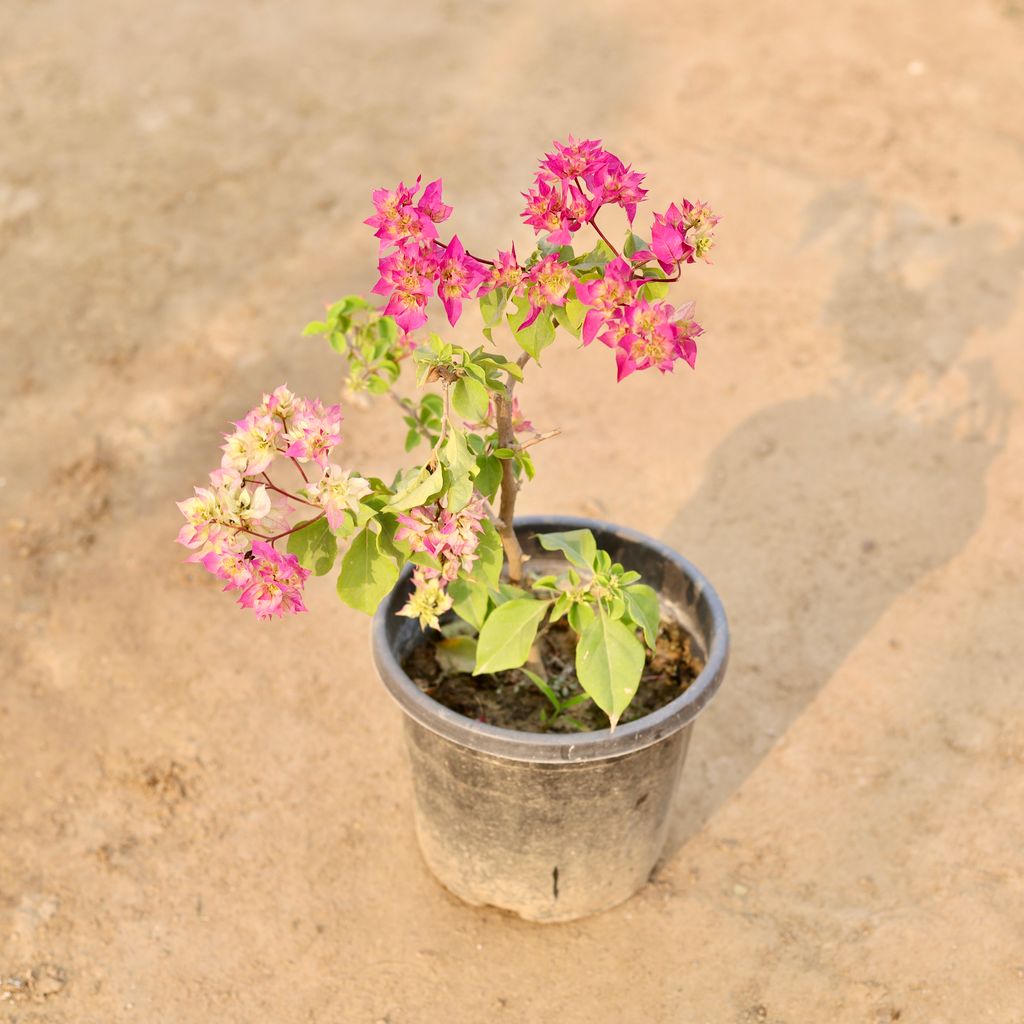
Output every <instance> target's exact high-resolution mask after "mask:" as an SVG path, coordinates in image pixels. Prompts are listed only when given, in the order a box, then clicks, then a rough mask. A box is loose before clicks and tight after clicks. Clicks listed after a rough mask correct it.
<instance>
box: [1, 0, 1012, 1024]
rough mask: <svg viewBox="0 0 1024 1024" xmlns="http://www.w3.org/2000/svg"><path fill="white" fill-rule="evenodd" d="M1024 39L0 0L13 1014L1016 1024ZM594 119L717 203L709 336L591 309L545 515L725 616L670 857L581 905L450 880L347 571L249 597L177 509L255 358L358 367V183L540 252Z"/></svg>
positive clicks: (773, 14) (584, 7)
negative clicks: (595, 909)
mask: <svg viewBox="0 0 1024 1024" xmlns="http://www.w3.org/2000/svg"><path fill="white" fill-rule="evenodd" d="M1022 60H1024V9H1022V7H1021V5H1020V4H1019V3H1018V2H1016V0H977V2H974V3H969V4H965V3H962V2H948V0H929V2H925V0H906V2H904V3H900V4H891V3H882V2H877V3H867V2H850V3H845V4H828V3H817V4H811V3H806V4H800V5H797V4H789V5H787V4H782V3H775V2H764V0H762V2H755V0H738V2H737V3H734V4H703V5H697V4H681V3H673V2H671V0H670V2H668V3H664V4H660V5H658V4H645V5H627V4H624V3H619V4H616V3H593V2H592V3H587V4H583V3H572V2H570V3H564V4H550V3H546V4H539V3H536V4H535V3H532V2H521V3H517V4H512V3H503V2H496V0H475V2H473V0H447V2H444V3H435V4H429V3H427V4H422V3H421V4H417V5H413V4H411V3H394V4H387V5H370V4H365V5H364V4H352V3H349V4H337V3H335V4H331V3H327V2H325V0H304V2H297V3H289V4H272V3H269V2H260V0H248V2H246V0H223V2H220V3H217V4H206V3H198V2H175V3H174V4H156V3H150V4H144V3H141V2H137V3H127V2H118V0H104V2H95V3H83V2H75V3H73V2H68V0H53V2H45V0H40V2H34V3H31V4H15V3H11V2H9V3H7V4H4V5H2V6H0V118H2V120H0V292H2V301H0V337H2V339H3V362H2V371H0V374H2V396H3V400H2V404H0V417H2V427H3V436H5V437H6V438H7V443H6V444H5V446H4V453H3V456H2V473H0V477H2V479H0V485H2V486H0V503H2V516H0V530H2V534H0V536H2V542H3V548H2V551H3V555H2V566H0V576H2V580H3V587H2V588H0V621H2V623H3V626H2V633H0V651H2V666H3V676H2V678H3V682H2V692H0V730H2V741H0V771H2V776H0V995H2V999H0V1018H2V1019H4V1020H10V1021H17V1022H19V1024H29V1022H43V1021H45V1022H53V1024H93V1022H95V1024H101V1022H102V1024H109V1022H114V1021H118V1022H120V1021H142V1022H147V1024H150V1022H152V1024H163V1022H199V1021H203V1022H205V1021H218V1022H219V1021H224V1022H235V1021H237V1022H254V1021H261V1022H262V1021H266V1022H273V1024H291V1022H296V1024H298V1022H304V1024H305V1022H323V1024H338V1022H368V1024H374V1022H378V1024H379V1022H388V1024H412V1022H424V1024H430V1022H434V1021H445V1022H449V1024H470V1022H473V1024H477V1022H484V1021H487V1022H490V1021H496V1022H508V1024H514V1022H515V1024H518V1022H530V1024H533V1022H537V1021H553V1020H557V1021H560V1022H564V1024H577V1022H595V1021H597V1022H604V1021H608V1022H625V1024H633V1022H637V1024H640V1022H644V1024H649V1022H654V1024H663V1022H665V1024H668V1022H673V1024H674V1022H679V1024H690V1022H694V1024H745V1022H767V1024H782V1022H786V1024H802V1022H807V1021H814V1022H817V1021H828V1022H830V1024H833V1022H835V1024H845V1022H865V1024H891V1022H893V1021H900V1024H918V1022H922V1024H940V1022H944V1024H966V1022H974V1021H978V1022H983V1021H984V1022H987V1021H993V1022H998V1024H1020V1022H1022V1021H1024V877H1022V860H1024V852H1022V851H1024V709H1022V701H1021V682H1022V673H1021V655H1022V653H1024V652H1022V649H1021V640H1020V637H1021V613H1022V606H1024V556H1022V544H1021V539H1022V530H1021V521H1022V513H1024V476H1022V474H1021V465H1022V458H1024V416H1022V412H1021V407H1022V400H1024V351H1022V348H1021V337H1022V329H1024V312H1022V306H1021V303H1020V295H1021V272H1022V269H1024V189H1022V185H1021V182H1022V181H1024V166H1022V164H1024V160H1022V155H1024V134H1022V130H1021V129H1022V122H1021V120H1020V107H1019V100H1020V86H1021V77H1020V69H1021V66H1022ZM569 132H574V133H575V134H577V135H583V136H587V135H592V136H598V137H602V138H604V139H605V141H606V142H607V144H608V145H609V146H610V147H611V148H613V149H614V150H616V151H618V152H621V153H622V154H623V155H626V156H632V157H633V159H634V160H635V161H636V163H637V164H638V166H639V167H640V168H641V169H643V170H646V171H647V172H648V174H649V176H650V182H651V183H652V185H653V188H654V194H653V196H652V201H653V203H654V205H656V206H657V207H659V208H663V207H664V206H665V205H666V204H667V202H668V201H669V200H670V199H673V198H675V197H677V196H679V195H680V194H685V195H688V196H692V197H702V198H706V199H709V200H711V201H712V202H713V203H714V205H715V207H716V208H717V209H719V210H720V211H721V212H722V213H723V214H724V218H725V219H724V220H723V222H722V225H721V239H722V240H721V245H720V249H719V255H718V259H717V264H716V266H715V267H714V268H711V269H709V270H706V271H705V270H700V271H699V272H695V273H694V274H693V275H692V279H691V280H692V288H691V294H692V296H693V297H694V298H696V299H697V301H698V305H699V310H700V313H701V319H702V320H703V321H704V323H705V324H706V326H707V328H708V334H707V335H706V337H705V339H703V341H704V344H703V347H702V354H701V357H700V361H699V369H698V372H697V373H695V374H691V373H689V372H686V373H678V374H676V375H675V377H670V378H664V379H661V378H657V375H650V374H649V375H643V376H641V377H637V378H634V379H631V380H630V381H629V382H628V383H627V384H624V385H621V386H618V387H617V386H616V385H615V384H614V380H613V370H612V366H611V360H610V357H609V353H607V351H606V350H603V349H602V350H598V347H595V348H594V349H589V350H586V351H583V352H581V351H577V350H576V349H575V347H574V346H573V345H571V344H568V343H566V342H562V343H560V344H559V345H558V346H556V348H555V349H553V350H552V351H551V354H550V359H549V360H548V363H549V366H548V368H547V372H546V373H545V374H543V375H542V376H536V375H535V377H534V379H533V380H531V381H530V382H529V383H528V384H527V386H526V387H525V388H524V389H523V392H522V394H523V400H524V405H525V407H526V409H527V411H528V412H529V413H530V414H531V417H532V418H533V419H534V421H535V422H537V423H538V425H539V426H541V427H543V428H547V427H553V426H559V427H561V428H562V429H563V430H564V432H565V437H564V438H563V439H562V440H560V441H558V442H552V443H550V444H547V445H545V446H543V447H542V448H540V449H538V451H537V455H538V463H539V468H540V476H539V478H538V480H537V482H536V483H535V484H534V485H533V486H532V487H531V488H530V489H529V490H528V491H527V492H526V493H525V496H524V499H523V502H522V505H523V508H524V510H526V511H551V512H554V511H561V512H568V513H584V514H592V515H600V516H603V517H606V518H609V519H612V520H616V521H620V522H623V523H627V524H630V525H633V526H634V527H637V528H639V529H643V530H646V531H648V532H650V533H653V534H655V535H657V536H660V537H662V538H664V539H666V540H667V541H669V542H671V543H672V544H673V545H675V546H677V547H678V548H679V549H680V550H682V551H683V552H685V553H686V554H687V555H689V556H690V557H691V558H692V559H693V560H694V561H695V562H696V563H697V564H698V565H700V566H701V567H702V568H703V569H704V570H705V572H707V573H708V575H709V576H710V577H711V578H712V579H713V580H714V581H715V583H716V584H717V586H718V588H719V589H720V592H721V594H722V596H723V598H724V600H725V603H726V606H727V608H728V611H729V614H730V618H731V622H732V626H733V629H734V634H735V646H734V657H733V661H732V665H731V668H730V671H729V676H728V678H727V681H726V684H725V686H724V688H723V690H722V692H721V694H720V698H719V700H718V701H717V703H716V704H715V705H713V706H712V707H711V708H710V709H709V710H708V712H707V713H706V715H705V716H704V718H702V720H701V721H700V723H699V724H698V727H697V730H696V732H695V735H694V742H693V745H692V747H691V751H690V758H689V762H688V765H687V771H686V776H685V779H684V784H683V791H682V795H681V800H680V802H679V805H678V807H677V808H676V811H675V815H674V821H673V835H672V842H671V848H670V850H669V853H668V855H667V857H666V859H665V862H664V864H663V865H662V867H661V869H660V870H659V871H658V873H657V875H656V877H655V878H654V880H653V882H652V884H651V885H649V886H648V887H647V888H646V889H645V890H644V891H642V892H641V893H640V894H639V895H638V896H637V897H636V898H634V899H633V900H632V901H630V902H629V903H628V904H626V905H624V906H622V907H621V908H619V909H617V910H614V911H612V912H609V913H607V914H604V915H602V916H600V917H598V918H595V919H592V920H589V921H584V922H579V923H575V924H571V925H565V926H557V927H541V926H534V925H529V924H526V923H523V922H521V921H519V920H517V919H513V918H510V917H508V916H506V915H504V914H502V913H500V912H497V911H489V910H474V909H469V908H467V907H465V906H463V905H461V904H460V903H459V902H457V901H456V900H455V899H453V898H452V897H450V896H449V895H447V894H446V893H445V892H444V891H443V890H441V889H440V888H439V887H438V886H437V885H436V884H435V883H434V881H433V880H432V879H431V877H430V876H429V875H428V874H427V872H426V870H425V868H424V867H423V865H422V863H421V861H420V859H419V855H418V852H417V849H416V845H415V839H414V835H413V831H412V824H411V814H410V785H409V782H408V779H407V777H406V774H405V764H404V760H403V757H404V755H403V751H402V746H401V733H400V722H399V715H398V712H397V711H396V709H395V708H394V707H393V706H392V705H391V704H390V703H389V701H388V700H387V699H386V697H385V695H384V693H383V690H382V689H381V687H380V685H379V684H378V682H377V681H376V679H375V677H374V673H373V669H372V666H371V663H370V658H369V652H368V643H367V622H366V620H365V619H363V618H361V617H359V616H358V615H356V614H355V613H353V612H350V611H349V610H347V609H346V608H344V607H343V606H341V605H340V603H339V602H338V601H337V600H336V599H335V597H334V595H333V593H332V590H331V583H330V582H328V581H321V582H320V583H319V584H317V585H316V586H314V587H313V588H312V594H311V601H310V603H311V604H312V606H313V614H310V615H308V616H303V617H301V618H299V619H295V620H293V621H289V622H276V623H273V624H270V625H259V624H257V623H256V622H255V621H250V618H249V617H248V616H246V615H243V614H242V613H241V612H239V611H238V610H237V609H236V608H235V607H234V606H233V604H232V603H231V601H230V600H229V599H227V598H225V597H223V596H222V595H220V594H219V593H218V592H217V589H216V588H215V587H214V586H212V585H211V582H210V581H209V579H208V578H206V577H205V576H204V574H202V573H201V572H199V571H197V570H195V569H194V568H192V567H188V566H185V565H183V564H182V563H181V557H182V550H181V549H180V548H177V547H175V546H174V545H173V544H172V543H171V540H172V538H173V536H174V534H175V532H176V530H177V528H178V522H179V520H178V513H177V510H176V509H175V507H174V505H173V500H174V499H177V498H182V497H184V496H186V495H187V494H188V493H189V492H190V487H191V485H192V483H193V482H198V481H200V480H201V479H202V477H203V475H204V473H205V472H206V470H207V469H208V468H210V466H212V464H213V463H214V461H215V459H216V456H217V452H216V444H217V440H218V437H217V435H218V431H220V430H221V429H223V428H224V427H225V425H226V422H227V421H228V420H229V419H232V418H235V417H237V416H238V415H239V414H240V413H241V412H243V411H244V410H245V409H246V408H247V407H248V406H249V405H250V404H251V403H252V401H253V399H254V398H255V397H256V396H257V395H258V393H259V391H260V390H261V389H262V388H265V387H269V386H273V385H275V384H277V383H279V382H281V381H282V380H285V379H287V380H288V381H289V383H290V384H291V385H292V386H293V387H294V388H296V389H298V390H302V391H306V392H310V393H320V394H321V395H323V397H325V398H328V397H335V396H336V395H337V392H338V385H339V380H340V367H339V365H338V362H337V361H336V359H337V357H335V356H333V354H332V353H331V352H330V351H329V350H328V349H327V348H326V346H325V345H323V343H322V342H319V341H317V340H313V339H303V338H300V337H299V335H298V332H299V329H300V328H301V326H302V324H303V323H305V321H306V320H308V319H311V318H313V317H314V316H315V315H316V314H317V312H318V310H319V309H320V308H321V306H322V304H323V303H324V302H325V301H327V300H330V299H333V298H335V297H337V296H338V295H340V294H344V293H345V292H348V291H352V290H356V289H363V288H366V287H368V286H369V284H370V283H371V282H372V280H373V276H372V269H373V260H374V255H375V249H374V246H373V244H372V243H371V241H370V239H369V238H368V235H367V231H366V229H365V228H363V227H362V226H361V225H360V223H359V222H360V221H361V219H362V218H363V217H364V216H366V215H367V194H368V191H369V189H370V188H371V187H374V186H378V185H383V184H388V185H390V184H393V183H394V182H395V181H397V180H398V179H399V178H400V177H405V179H406V180H409V179H410V178H412V177H415V175H416V174H417V173H419V172H421V171H422V172H423V173H425V174H427V175H431V176H434V175H438V174H441V175H443V176H444V178H445V184H446V194H447V197H448V198H449V200H450V201H452V202H453V203H454V204H455V207H456V214H455V218H454V220H453V222H452V223H453V225H454V226H455V227H456V228H457V230H458V231H459V233H460V235H462V237H463V238H464V239H465V240H466V243H467V245H468V246H469V247H470V248H471V249H480V250H484V251H487V250H493V249H494V248H495V247H496V246H497V244H498V243H504V242H506V241H507V239H508V238H509V237H510V235H511V236H514V237H515V238H517V239H519V240H520V245H521V246H525V244H526V242H527V240H528V238H529V233H528V232H526V231H524V230H523V229H522V228H520V227H519V226H518V224H519V222H518V218H517V213H518V210H519V203H518V192H519V191H520V190H521V189H523V188H525V187H526V185H527V184H528V182H529V180H530V177H531V174H532V171H533V167H534V163H535V160H536V159H537V157H538V155H539V154H540V153H541V152H542V151H543V148H544V147H545V146H547V145H548V144H549V143H550V141H551V139H552V138H555V137H558V138H562V137H564V136H565V135H567V134H568V133H569ZM461 326H462V325H460V327H461ZM459 336H460V337H465V338H467V339H468V337H469V335H468V334H465V333H464V332H461V331H460V332H459ZM399 437H400V431H399V430H398V429H397V428H396V427H395V425H394V424H393V422H392V416H391V410H390V409H389V408H388V407H387V405H386V404H385V405H379V406H375V407H373V408H372V409H370V410H367V411H361V410H359V409H356V408H350V409H348V412H347V441H346V444H347V446H348V447H347V451H348V453H349V459H350V461H351V462H352V463H353V464H356V465H360V466H362V467H364V469H366V470H373V469H380V470H384V469H386V468H387V467H389V466H391V465H393V462H392V452H393V451H394V449H395V445H396V444H397V443H398V440H399Z"/></svg>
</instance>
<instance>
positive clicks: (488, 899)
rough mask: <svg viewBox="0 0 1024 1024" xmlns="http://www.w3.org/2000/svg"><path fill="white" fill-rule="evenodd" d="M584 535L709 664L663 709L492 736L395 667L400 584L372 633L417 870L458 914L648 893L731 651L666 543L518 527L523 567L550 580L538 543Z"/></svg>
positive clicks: (716, 617)
mask: <svg viewBox="0 0 1024 1024" xmlns="http://www.w3.org/2000/svg"><path fill="white" fill-rule="evenodd" d="M584 528H586V529H590V530H592V531H593V533H594V536H595V538H596V539H597V544H598V547H600V548H603V549H604V550H606V551H607V552H608V553H609V554H610V555H611V556H612V558H613V560H615V561H617V562H621V563H622V564H623V565H625V566H626V568H627V569H634V570H636V571H637V572H639V573H642V574H643V580H644V582H645V583H647V584H649V585H650V586H652V587H654V589H655V590H657V591H658V593H659V595H660V598H661V602H662V613H663V614H664V615H667V616H671V617H674V618H676V619H677V620H678V621H679V622H681V623H682V624H683V625H684V626H685V627H686V628H687V629H688V630H689V631H690V633H691V634H692V635H693V637H694V638H695V639H696V640H697V642H698V643H699V644H700V645H701V647H702V648H703V654H704V655H705V660H706V666H705V668H704V671H703V672H702V673H701V674H700V676H699V677H698V678H697V679H696V680H695V681H694V682H693V683H692V684H691V685H690V687H689V688H688V689H687V690H686V691H685V692H684V693H683V694H681V695H680V696H679V697H677V698H676V699H675V700H674V701H672V703H670V704H667V705H666V706H665V707H663V708H661V709H660V710H658V711H656V712H654V713H653V714H650V715H647V716H645V717H643V718H640V719H637V720H636V721H634V722H629V723H627V724H625V725H620V726H619V727H618V728H617V729H616V730H615V732H614V733H612V732H611V731H609V730H608V729H602V730H599V731H594V732H584V733H575V734H572V735H556V734H549V733H526V732H518V731H515V730H511V729H501V728H498V727H496V726H492V725H485V724H483V723H481V722H477V721H474V720H472V719H470V718H466V717H464V716H463V715H460V714H457V713H456V712H454V711H450V710H449V709H448V708H446V707H444V706H443V705H441V704H439V703H437V701H435V700H433V699H432V698H430V697H428V696H427V695H426V694H424V693H423V692H422V691H421V690H420V689H419V688H418V687H417V686H416V684H415V683H413V682H412V680H411V679H410V678H409V677H408V676H407V675H406V673H405V672H404V670H403V669H402V666H401V662H402V660H403V659H404V658H405V657H406V655H407V654H408V653H409V652H410V651H411V650H412V649H413V648H414V647H415V646H416V645H417V644H418V643H420V642H422V634H421V632H420V629H419V625H418V623H417V622H416V621H415V620H413V619H408V618H403V617H400V616H398V615H396V614H395V613H396V612H397V611H398V609H400V608H401V607H402V606H403V605H404V604H405V602H406V600H407V598H408V594H409V590H410V575H411V573H409V572H407V573H406V574H405V575H403V577H402V578H401V579H400V580H399V582H398V584H397V585H396V587H395V589H394V591H393V592H392V593H391V594H390V595H389V596H388V598H386V599H385V601H384V602H383V603H382V604H381V606H380V608H379V609H378V611H377V614H376V617H375V618H374V623H373V654H374V660H375V661H376V664H377V670H378V672H379V673H380V676H381V678H382V679H383V681H384V683H385V685H386V686H387V688H388V690H389V691H390V693H391V695H392V696H393V697H394V698H395V700H397V701H398V703H399V705H400V706H401V708H402V710H403V711H404V712H405V716H406V717H405V729H406V741H407V746H408V751H409V756H410V760H411V762H412V771H413V781H414V785H415V792H416V830H417V834H418V836H419V842H420V848H421V850H422V851H423V856H424V858H425V860H426V862H427V864H428V866H429V867H430V869H431V870H432V871H433V873H434V874H435V875H436V876H437V878H438V879H440V881H441V882H442V883H443V884H444V885H445V886H446V887H447V888H448V889H449V890H451V891H452V892H453V893H455V894H456V895H457V896H459V897H461V898H462V899H464V900H465V901H466V902H468V903H472V904H475V905H484V904H487V905H493V906H497V907H502V908H504V909H506V910H511V911H514V912H515V913H517V914H519V915H520V916H521V917H524V918H526V919H528V920H531V921H567V920H571V919H573V918H577V917H584V916H586V915H588V914H595V913H598V912H599V911H602V910H606V909H608V908H609V907H613V906H615V905H616V904H617V903H621V902H622V901H623V900H625V899H628V898H629V897H630V896H631V895H632V894H633V893H635V892H636V891H637V890H638V889H639V888H640V887H641V886H643V885H644V883H645V882H646V881H647V879H648V877H649V876H650V873H651V871H652V869H653V868H654V865H655V863H656V862H657V860H658V858H659V857H660V856H661V851H662V848H663V846H664V843H665V836H666V831H667V826H668V813H669V808H670V806H671V804H672V798H673V796H674V793H675V790H676V785H677V782H678V779H679V773H680V770H681V768H682V765H683V760H684V758H685V757H686V749H687V746H688V744H689V740H690V730H691V729H692V727H693V720H694V719H695V718H696V717H697V715H698V714H699V713H700V712H701V710H702V709H703V708H704V706H705V705H706V704H707V703H708V701H709V700H710V699H711V698H712V697H713V696H714V694H715V692H716V691H717V690H718V687H719V685H720V684H721V682H722V677H723V675H724V674H725V666H726V661H727V658H728V651H729V633H728V627H727V625H726V621H725V612H724V611H723V609H722V604H721V601H720V600H719V598H718V595H717V594H716V593H715V591H714V590H713V589H712V587H711V585H710V584H709V583H708V581H707V580H706V579H705V578H704V576H702V575H701V573H700V572H698V570H697V569H696V568H694V566H692V565H691V564H690V563H689V562H688V561H687V560H686V559H685V558H683V557H681V556H680V555H678V554H676V552H674V551H673V550H671V549H670V548H668V547H666V546H665V545H664V544H661V543H659V542H658V541H656V540H653V539H652V538H650V537H646V536H644V535H643V534H640V533H636V532H635V531H633V530H627V529H623V528H621V527H618V526H613V525H611V524H609V523H603V522H600V521H597V520H592V519H582V518H576V517H570V516H528V517H524V518H522V519H520V520H517V522H516V532H517V534H518V535H519V538H520V542H521V544H522V546H523V551H524V554H526V555H529V556H530V557H531V559H533V563H532V564H533V565H538V564H540V565H544V564H545V563H548V564H550V565H551V567H552V569H551V571H558V570H559V569H560V568H562V567H563V566H564V561H563V560H562V559H561V557H560V556H552V555H551V554H549V553H548V552H545V551H544V550H543V549H542V548H541V547H540V546H539V544H538V543H537V541H536V540H535V538H536V535H537V534H539V533H552V532H556V531H560V530H577V529H584Z"/></svg>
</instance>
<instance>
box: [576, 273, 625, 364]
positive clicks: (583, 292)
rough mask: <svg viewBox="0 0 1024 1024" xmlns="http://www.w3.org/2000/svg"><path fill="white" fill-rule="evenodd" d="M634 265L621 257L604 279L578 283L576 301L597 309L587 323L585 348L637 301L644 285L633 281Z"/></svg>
mask: <svg viewBox="0 0 1024 1024" xmlns="http://www.w3.org/2000/svg"><path fill="white" fill-rule="evenodd" d="M631 274H632V270H631V268H630V265H629V264H628V263H627V262H626V261H625V260H624V259H622V257H621V256H620V257H619V258H617V259H614V260H612V262H611V263H609V264H608V265H607V266H606V267H605V269H604V277H599V278H596V279H595V280H593V281H577V282H576V298H577V299H579V300H580V302H582V303H583V305H585V306H592V307H593V308H592V309H590V310H589V311H588V312H587V315H586V317H584V319H583V344H584V345H589V344H590V343H591V342H592V341H593V340H594V338H596V337H597V335H598V333H599V332H600V331H601V330H602V328H604V327H605V326H606V324H607V323H608V320H609V318H610V317H611V316H612V315H614V314H615V313H616V312H617V311H618V310H619V309H620V308H621V307H623V306H626V305H628V304H629V303H631V302H632V301H633V297H634V296H635V295H636V292H637V289H638V288H639V287H640V285H639V284H638V283H637V282H636V281H633V280H631V279H630V277H631Z"/></svg>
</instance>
